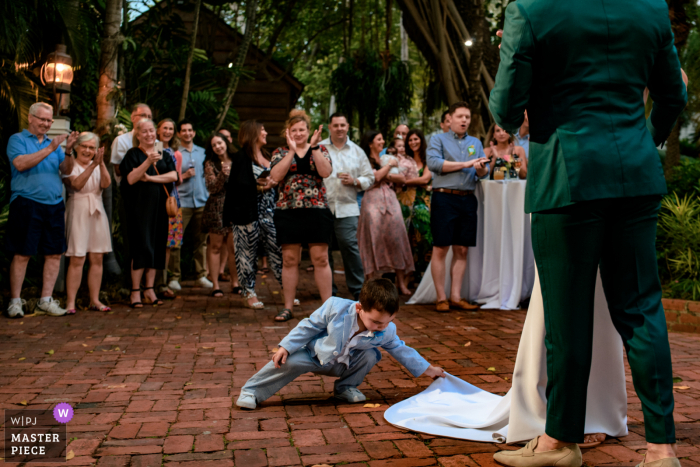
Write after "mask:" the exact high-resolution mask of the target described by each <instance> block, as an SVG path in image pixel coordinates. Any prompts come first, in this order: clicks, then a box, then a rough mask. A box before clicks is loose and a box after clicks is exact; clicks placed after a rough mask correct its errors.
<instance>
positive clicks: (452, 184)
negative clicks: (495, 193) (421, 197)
mask: <svg viewBox="0 0 700 467" xmlns="http://www.w3.org/2000/svg"><path fill="white" fill-rule="evenodd" d="M470 122H471V110H470V109H469V106H468V104H467V103H466V102H456V103H455V104H452V106H450V131H448V132H447V133H440V134H437V135H434V136H433V137H432V138H431V139H430V147H429V148H428V153H427V165H428V168H429V169H430V171H431V172H433V198H432V202H431V206H430V230H431V231H432V234H433V255H432V262H431V266H430V269H431V273H432V275H433V280H434V282H435V292H436V294H437V303H436V309H437V311H439V312H448V311H450V307H452V308H456V309H459V310H474V309H477V308H478V306H476V305H472V304H470V303H469V302H467V301H466V300H465V299H463V298H462V278H463V277H464V271H465V270H466V267H467V251H468V249H469V247H470V246H471V247H473V246H476V224H477V204H478V203H477V200H476V196H474V189H475V188H476V183H477V182H478V181H479V179H480V178H481V177H484V176H486V175H488V164H487V162H488V159H487V158H486V157H485V156H484V150H483V146H482V145H481V141H479V140H478V139H476V138H475V137H473V136H469V134H468V133H467V129H468V128H469V123H470ZM450 247H452V254H453V257H452V267H451V268H450V274H451V281H452V283H451V284H452V287H451V290H450V293H451V297H450V301H449V302H448V301H447V296H446V294H445V257H446V256H447V252H448V251H449V249H450Z"/></svg>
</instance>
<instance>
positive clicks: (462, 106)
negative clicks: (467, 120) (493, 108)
mask: <svg viewBox="0 0 700 467" xmlns="http://www.w3.org/2000/svg"><path fill="white" fill-rule="evenodd" d="M457 109H468V110H469V111H470V112H471V111H472V109H470V108H469V104H467V103H466V102H464V101H460V102H455V103H454V104H452V105H451V106H450V115H454V113H455V111H456V110H457Z"/></svg>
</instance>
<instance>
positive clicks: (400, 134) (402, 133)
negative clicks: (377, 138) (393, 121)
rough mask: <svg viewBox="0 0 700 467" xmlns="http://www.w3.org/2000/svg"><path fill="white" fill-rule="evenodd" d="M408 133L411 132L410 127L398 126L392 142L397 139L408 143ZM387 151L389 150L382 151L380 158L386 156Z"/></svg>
mask: <svg viewBox="0 0 700 467" xmlns="http://www.w3.org/2000/svg"><path fill="white" fill-rule="evenodd" d="M408 131H409V128H408V125H405V124H403V123H401V124H400V125H398V126H397V127H396V128H395V129H394V137H393V138H392V141H393V140H395V139H402V140H404V141H406V135H407V134H408ZM387 149H388V148H384V149H382V152H381V153H380V154H379V156H380V157H381V156H383V155H384V154H386V151H387Z"/></svg>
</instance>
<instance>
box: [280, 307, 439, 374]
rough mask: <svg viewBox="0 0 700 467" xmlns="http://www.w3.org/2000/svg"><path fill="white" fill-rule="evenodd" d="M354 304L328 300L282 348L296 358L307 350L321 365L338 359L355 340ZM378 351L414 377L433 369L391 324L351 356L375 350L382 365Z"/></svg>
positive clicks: (362, 341)
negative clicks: (300, 350) (401, 337)
mask: <svg viewBox="0 0 700 467" xmlns="http://www.w3.org/2000/svg"><path fill="white" fill-rule="evenodd" d="M355 303H357V302H354V301H352V300H346V299H344V298H338V297H332V298H330V299H328V300H327V301H326V303H324V304H323V305H322V306H321V308H319V309H318V310H316V311H314V312H313V313H312V314H311V316H309V317H308V318H305V319H303V320H302V321H301V322H300V323H299V324H298V325H297V327H295V328H294V329H292V331H291V332H290V333H289V334H288V335H287V337H285V338H284V339H282V342H280V344H279V345H280V347H284V348H285V349H286V350H287V351H288V352H289V353H290V354H293V353H294V352H296V351H298V350H299V349H301V348H302V347H304V346H306V348H307V349H308V350H309V352H310V353H311V355H312V356H315V357H316V358H318V360H319V362H320V363H321V365H324V364H326V363H328V362H330V361H331V360H334V359H337V358H338V356H340V355H342V353H343V348H344V347H345V346H346V345H348V343H349V342H350V339H351V338H352V324H353V322H354V321H355V320H356V319H358V317H357V311H356V309H355ZM379 347H381V348H383V349H384V350H386V351H387V352H389V355H391V356H392V357H394V358H395V359H396V360H397V361H398V362H399V363H400V364H402V365H403V366H404V367H406V369H407V370H408V371H410V372H411V374H412V375H413V376H415V377H417V376H420V375H422V374H423V373H424V372H425V370H427V369H428V367H429V366H430V363H428V361H427V360H426V359H425V358H423V357H422V356H421V355H420V354H419V353H418V352H417V351H416V350H415V349H413V348H411V347H408V346H407V345H406V344H404V342H403V341H402V340H401V339H399V337H398V336H397V335H396V325H395V324H394V323H389V326H387V328H386V329H385V330H384V331H381V332H375V333H374V336H372V337H361V338H360V339H359V340H358V342H357V345H356V346H355V347H354V348H353V349H352V350H351V352H350V354H351V356H352V354H354V353H355V352H360V351H363V350H369V349H373V350H374V351H375V352H376V353H377V361H379V360H380V359H381V358H382V355H381V352H380V351H379Z"/></svg>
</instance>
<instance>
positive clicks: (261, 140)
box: [224, 120, 282, 309]
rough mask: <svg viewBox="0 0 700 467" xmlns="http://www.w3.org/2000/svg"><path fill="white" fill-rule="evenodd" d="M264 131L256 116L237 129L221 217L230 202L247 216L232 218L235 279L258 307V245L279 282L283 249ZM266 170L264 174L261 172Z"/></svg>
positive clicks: (229, 209) (248, 303)
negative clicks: (256, 285)
mask: <svg viewBox="0 0 700 467" xmlns="http://www.w3.org/2000/svg"><path fill="white" fill-rule="evenodd" d="M266 144H267V131H265V127H264V126H263V124H262V123H260V122H258V121H256V120H247V121H245V122H243V123H242V124H241V126H240V129H239V130H238V145H239V146H240V148H241V150H240V151H239V153H238V154H236V156H234V158H233V164H234V166H233V167H232V174H233V175H232V176H231V179H230V180H229V183H228V187H227V189H228V191H227V193H226V199H227V200H228V199H230V200H232V201H231V202H230V203H229V202H227V204H226V205H224V219H225V224H227V222H226V220H228V219H229V217H230V214H229V213H231V212H232V209H234V207H233V205H234V203H235V206H236V207H237V208H238V210H239V212H240V211H244V212H245V213H249V215H247V216H243V217H239V218H237V219H233V243H234V245H235V257H236V267H237V268H238V280H239V281H240V283H241V288H242V295H243V298H244V299H245V304H246V306H248V307H249V308H253V309H261V308H263V307H264V306H265V305H264V304H263V303H262V302H261V301H260V300H258V296H257V294H256V293H255V281H256V274H257V267H258V255H259V253H260V248H261V247H262V248H263V251H264V252H265V253H266V254H267V255H268V256H269V258H270V265H271V266H272V272H273V274H274V275H275V278H276V279H277V281H278V282H279V283H280V284H282V250H281V249H280V246H279V245H278V243H277V231H276V229H275V222H274V219H273V216H274V212H275V192H274V190H273V188H274V186H275V185H276V183H275V181H274V180H273V179H272V178H271V177H270V154H269V153H268V152H267V151H266V150H265V145H266ZM265 173H267V175H265V176H261V175H264V174H265Z"/></svg>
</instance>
